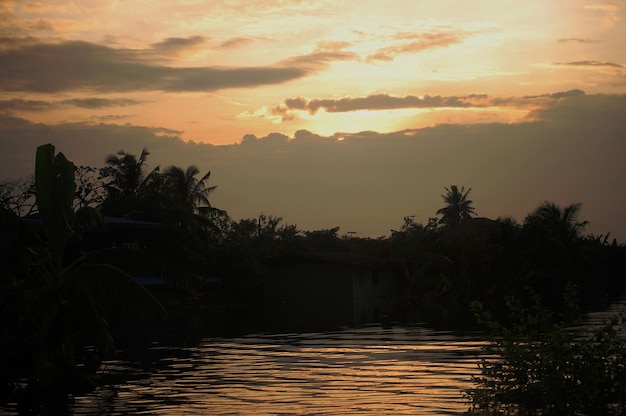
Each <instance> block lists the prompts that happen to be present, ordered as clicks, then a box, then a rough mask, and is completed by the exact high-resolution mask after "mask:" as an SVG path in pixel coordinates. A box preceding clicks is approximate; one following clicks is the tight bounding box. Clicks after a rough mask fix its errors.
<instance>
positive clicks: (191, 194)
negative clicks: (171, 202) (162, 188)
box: [164, 165, 226, 216]
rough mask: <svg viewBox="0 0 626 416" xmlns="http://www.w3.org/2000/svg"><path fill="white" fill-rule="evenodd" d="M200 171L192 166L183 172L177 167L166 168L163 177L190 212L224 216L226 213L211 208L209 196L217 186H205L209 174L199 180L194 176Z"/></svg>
mask: <svg viewBox="0 0 626 416" xmlns="http://www.w3.org/2000/svg"><path fill="white" fill-rule="evenodd" d="M199 173H200V170H199V169H198V168H197V167H196V166H194V165H191V166H188V167H187V169H185V170H183V169H182V168H180V167H178V166H174V165H172V166H170V167H168V168H167V169H166V170H165V172H164V175H165V176H166V177H167V178H168V180H169V184H170V186H171V187H172V190H173V191H174V193H175V195H176V196H177V197H178V198H180V200H181V201H182V202H184V203H187V204H190V207H191V209H192V211H193V212H194V213H196V214H200V215H203V216H219V215H225V214H226V212H225V211H223V210H220V209H217V208H214V207H213V206H211V203H210V201H209V195H210V194H211V193H212V192H213V191H215V189H216V188H217V186H215V185H214V186H207V182H208V180H209V178H210V176H211V172H210V171H209V172H207V173H206V174H205V175H204V176H203V177H202V178H201V179H197V178H196V176H197V175H198V174H199Z"/></svg>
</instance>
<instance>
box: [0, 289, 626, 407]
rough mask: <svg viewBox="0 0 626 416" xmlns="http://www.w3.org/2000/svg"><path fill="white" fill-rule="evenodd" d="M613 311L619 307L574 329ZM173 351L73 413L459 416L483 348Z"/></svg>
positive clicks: (401, 330) (426, 340)
mask: <svg viewBox="0 0 626 416" xmlns="http://www.w3.org/2000/svg"><path fill="white" fill-rule="evenodd" d="M623 310H626V299H622V300H621V301H620V302H617V303H615V304H614V305H612V306H611V307H610V308H608V309H607V310H605V311H602V312H597V313H594V314H590V315H589V316H588V319H587V320H586V322H585V323H584V325H583V326H584V327H586V328H589V327H594V326H597V325H598V324H600V323H601V322H602V321H604V320H605V319H607V318H608V317H609V316H611V315H613V314H614V313H616V312H619V311H623ZM181 343H183V342H182V341H181ZM181 343H179V344H178V345H177V344H175V343H172V342H169V343H167V344H165V343H161V342H154V343H152V344H150V345H148V346H145V345H144V346H143V347H141V348H140V349H136V350H121V351H120V354H119V359H118V360H116V361H109V362H106V363H105V365H104V369H103V371H102V372H101V375H102V376H103V379H102V381H103V384H102V385H101V386H100V387H99V388H97V389H96V390H95V391H94V392H93V393H91V394H88V395H85V396H79V397H76V399H75V403H74V404H73V406H72V410H73V412H74V414H75V415H99V416H113V415H141V414H144V415H248V414H258V415H350V414H354V415H356V414H358V415H368V414H369V415H460V414H463V413H464V412H465V411H466V410H467V408H468V405H467V403H466V402H465V399H464V396H463V391H464V390H465V389H467V388H471V387H472V381H471V377H472V375H477V374H478V373H479V369H478V365H477V364H478V362H479V361H480V359H481V358H482V357H483V355H482V353H483V352H482V347H483V346H484V345H485V344H486V341H484V340H482V339H481V338H480V336H478V335H460V334H455V333H452V332H444V331H435V330H432V329H428V328H426V327H423V326H408V327H403V326H396V327H392V328H383V327H380V326H365V327H360V328H347V329H344V330H340V331H332V332H316V333H302V334H295V333H294V334H256V335H248V336H241V337H230V338H228V337H221V338H204V339H201V340H200V341H199V342H194V343H193V344H191V345H184V343H183V345H181ZM0 413H2V414H5V413H6V414H8V415H12V414H13V415H14V414H16V412H15V411H14V410H13V409H11V408H7V407H5V408H0Z"/></svg>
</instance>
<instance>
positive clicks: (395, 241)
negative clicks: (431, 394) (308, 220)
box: [0, 145, 626, 393]
mask: <svg viewBox="0 0 626 416" xmlns="http://www.w3.org/2000/svg"><path fill="white" fill-rule="evenodd" d="M40 153H41V154H40ZM148 156H149V152H148V151H147V150H146V149H143V150H142V152H141V153H140V154H139V156H137V155H134V154H130V153H126V152H124V151H120V152H118V153H117V154H113V155H109V156H107V157H106V158H105V166H104V167H101V168H95V167H83V166H80V167H75V166H74V165H73V164H71V162H69V161H67V160H66V159H65V157H64V156H63V155H62V154H61V153H58V154H55V150H54V147H52V146H50V145H48V146H42V147H41V148H40V149H38V160H37V169H38V170H37V171H36V174H35V177H33V178H22V179H17V180H15V179H13V180H9V179H7V180H4V181H2V182H0V203H1V205H2V207H3V208H2V211H1V213H2V218H1V220H2V221H1V222H0V227H1V228H2V234H1V237H0V239H1V241H0V243H1V247H2V250H1V253H0V256H1V257H0V263H1V264H0V267H2V269H3V273H2V279H3V282H2V285H1V286H0V312H1V313H2V315H1V316H2V322H1V327H0V330H1V331H2V333H1V335H0V336H1V337H2V338H1V340H2V346H1V348H2V363H1V365H2V368H0V374H2V376H1V377H2V383H3V385H2V388H3V390H4V392H5V393H6V392H7V391H14V389H15V388H16V386H17V385H18V383H19V382H20V381H21V380H24V379H26V380H29V381H30V382H31V384H33V385H38V384H41V383H44V384H45V385H50V384H51V383H53V382H54V383H57V385H65V386H66V387H67V386H68V385H70V384H72V383H73V384H72V385H74V384H76V380H75V377H77V376H75V373H74V370H71V371H70V370H67V368H76V367H80V368H81V369H83V370H84V371H82V372H83V373H89V371H92V370H93V368H96V369H97V367H98V365H97V360H99V359H101V358H103V356H102V355H103V354H105V353H106V352H107V351H106V350H107V349H108V350H111V349H112V348H113V344H112V336H111V332H110V331H109V329H108V328H107V322H109V321H108V318H110V317H112V316H115V315H116V314H119V310H120V305H119V304H117V303H116V304H115V305H111V304H110V299H107V296H108V295H107V294H109V295H110V294H111V293H112V291H115V290H117V292H116V296H115V297H116V299H117V298H120V297H121V298H126V299H127V300H129V303H131V304H132V303H133V302H135V301H134V300H133V299H139V298H141V299H144V301H142V302H139V303H141V304H142V305H144V306H145V308H143V309H146V310H151V311H153V312H154V313H158V312H159V310H160V305H159V304H158V303H157V304H154V302H152V301H151V297H150V294H148V293H144V292H143V291H142V289H141V288H140V287H137V285H133V284H131V283H128V282H127V281H125V280H124V279H123V278H122V277H120V278H119V279H118V280H119V282H120V283H119V286H117V287H116V288H111V287H110V283H107V282H106V281H105V280H106V279H104V278H102V279H91V280H90V279H88V278H87V279H83V278H82V277H81V278H80V279H79V273H78V272H76V273H74V272H75V271H76V269H75V267H77V265H83V266H81V267H93V265H94V264H96V265H100V266H103V267H104V268H105V269H106V267H108V266H110V269H107V270H109V272H110V273H113V270H115V273H118V272H120V271H121V272H123V270H122V269H123V267H118V266H119V265H121V264H128V263H115V262H114V260H113V257H110V256H109V257H107V256H105V255H104V254H103V253H102V251H94V253H87V254H91V255H92V258H91V259H87V258H83V257H80V253H77V252H76V250H75V249H73V248H75V247H77V246H80V242H81V239H82V238H83V236H84V235H85V234H86V232H88V231H89V230H91V229H97V228H98V227H103V226H104V225H103V222H102V221H101V220H102V218H104V217H113V218H122V219H126V220H135V221H144V222H150V223H152V224H159V226H160V228H159V231H158V235H157V237H155V238H152V239H149V240H147V241H144V242H142V245H141V247H139V248H141V249H142V252H145V253H147V254H146V255H148V256H152V257H150V258H151V259H158V261H157V260H148V263H150V264H151V266H152V267H156V265H159V266H158V267H160V269H159V275H160V276H164V278H165V279H166V280H168V282H170V283H171V284H173V285H174V286H179V287H186V288H188V289H189V288H192V289H193V290H195V293H196V295H197V296H196V298H197V299H199V301H198V302H200V303H204V304H210V306H211V307H212V308H217V307H219V306H220V305H232V304H237V305H243V306H244V307H245V308H247V309H245V308H244V310H247V311H248V312H249V313H254V308H255V307H258V294H259V293H260V289H261V286H262V284H263V278H264V276H265V275H266V274H267V269H266V268H265V267H264V260H265V259H267V258H269V257H273V256H277V255H280V254H284V253H289V252H334V253H338V252H340V253H354V254H359V255H364V256H371V257H372V258H379V257H380V258H381V261H394V262H397V263H398V264H401V265H403V267H404V270H405V277H406V285H405V287H404V288H403V292H402V293H403V297H402V306H403V308H404V311H405V314H404V316H402V317H400V319H404V320H406V321H409V322H411V321H419V322H423V321H426V322H429V323H431V324H433V325H446V326H448V327H457V328H461V327H467V326H468V325H470V326H471V325H473V324H474V323H475V320H474V310H473V309H472V306H471V305H472V303H473V302H474V304H475V302H479V303H480V304H481V305H482V308H483V310H489V311H490V312H491V313H492V314H493V315H494V316H496V317H498V318H502V319H503V320H505V319H506V316H507V310H508V309H507V305H508V304H510V302H511V300H512V299H515V300H516V301H521V302H524V301H525V300H530V299H532V300H533V302H534V301H536V299H540V303H541V305H542V307H545V308H547V309H549V310H550V311H554V312H562V313H565V311H571V310H572V308H571V305H572V304H575V305H576V309H577V311H579V312H580V311H587V310H591V309H594V308H600V307H602V306H604V305H606V303H607V302H609V301H611V300H614V299H616V298H617V297H619V296H620V295H621V294H622V293H623V288H624V275H625V271H626V247H625V246H624V245H623V244H621V243H619V242H617V241H615V240H612V241H611V240H610V239H609V236H608V235H606V236H594V235H589V234H585V233H584V228H585V226H586V222H585V221H581V220H579V215H580V213H581V209H582V205H581V204H579V203H574V204H571V205H568V206H566V207H563V208H562V207H559V206H558V205H556V204H555V203H553V202H550V201H545V202H542V203H540V204H539V205H538V207H537V208H536V209H535V210H534V211H533V212H531V213H529V214H528V215H527V216H526V217H525V218H524V219H523V221H522V222H521V223H519V222H517V221H516V220H514V219H513V218H498V219H487V218H481V217H477V214H476V212H477V210H476V208H475V207H474V202H473V201H472V200H470V199H469V194H470V191H471V189H469V188H468V189H466V188H465V187H461V188H459V187H458V186H456V185H452V186H450V187H447V188H445V193H444V194H443V195H441V197H442V199H443V204H442V205H443V206H442V208H441V209H439V210H438V211H437V212H436V216H434V217H432V218H430V219H429V220H428V222H427V223H426V224H423V223H416V222H415V221H414V220H413V219H412V218H411V217H406V218H404V223H403V224H402V225H401V227H400V228H399V229H398V230H392V231H391V232H390V235H389V236H386V237H381V238H360V237H357V236H355V235H352V234H350V233H346V234H341V233H340V228H339V227H335V228H331V229H322V230H314V231H304V230H300V229H299V228H298V227H297V226H296V225H290V224H285V223H283V221H282V218H280V217H276V216H272V215H266V214H263V213H261V214H260V215H259V216H258V217H257V218H248V219H241V220H238V221H236V220H233V219H231V218H230V217H229V216H228V214H227V212H226V211H224V210H221V209H219V208H217V207H214V206H212V205H211V203H210V195H211V194H212V193H213V192H215V190H216V186H215V185H209V179H210V172H207V173H206V174H204V175H202V176H200V175H201V172H200V171H199V170H198V168H197V167H195V166H189V167H187V168H182V167H178V166H174V165H172V166H169V167H167V168H164V169H161V168H160V167H157V168H154V169H152V170H148V168H147V159H148ZM40 157H41V160H40V159H39V158H40ZM42 160H46V162H45V163H44V162H43V161H42ZM46 175H50V178H52V179H46V180H44V179H42V178H45V177H46ZM46 204H47V205H46ZM38 221H39V222H38ZM41 222H42V223H43V232H42V231H41V229H37V228H36V226H37V224H40V223H41ZM33 224H35V229H34V231H33ZM37 236H38V237H39V239H37V238H36V237H37ZM381 253H384V256H381ZM96 254H97V255H98V256H99V257H98V256H96ZM108 254H110V253H108ZM108 254H107V255H108ZM95 257H98V260H95ZM135 257H136V258H140V257H141V256H139V255H136V256H135ZM116 261H117V260H116ZM125 261H126V262H127V261H128V259H126V260H125ZM81 262H82V263H81ZM143 264H144V265H145V264H147V263H146V262H144V263H143ZM73 267H74V268H73ZM42 270H46V272H45V273H44V272H43V271H42ZM85 270H86V271H87V270H88V271H89V273H91V275H94V274H96V275H98V276H100V275H102V276H104V275H106V273H105V272H102V274H100V272H98V273H96V272H95V271H94V270H95V269H93V268H92V269H85ZM46 273H48V274H46ZM89 273H87V274H89ZM68 276H69V277H68ZM80 276H82V275H80ZM120 276H123V273H121V274H120ZM127 277H128V276H127ZM81 279H82V280H81ZM94 281H95V282H94ZM565 294H567V296H564V295H565ZM42 299H44V300H45V302H42V301H41V300H42ZM35 302H39V303H38V304H37V305H38V306H37V313H36V314H35V313H34V312H33V311H34V309H32V308H31V307H30V306H29V305H34V303H35ZM92 306H93V307H92ZM46 308H48V310H46ZM81 310H88V311H90V313H92V314H93V315H94V320H93V321H89V322H87V321H84V320H81V321H80V322H78V321H76V320H75V319H74V318H76V317H75V316H72V314H75V313H77V311H81ZM46 311H47V312H46ZM155 311H156V312H155ZM46 313H47V315H45V314H46ZM568 313H569V312H568ZM51 316H54V317H55V319H54V320H51V318H50V317H51ZM84 316H86V315H84ZM32 322H37V325H31V326H30V327H28V328H27V324H29V323H32ZM77 339H83V341H85V340H87V341H86V344H85V345H96V347H95V348H96V349H95V350H94V351H93V354H91V355H90V356H89V357H86V358H85V361H84V362H82V363H79V362H78V361H77V358H76V356H74V355H73V354H72V353H71V352H69V351H72V348H73V347H72V345H73V343H75V342H76V340H77ZM109 352H110V351H109ZM89 360H92V361H89ZM50 363H53V364H54V365H53V366H50V365H49V364H50ZM51 368H54V371H52V370H51ZM88 370H89V371H88ZM67 374H73V375H72V377H73V378H72V377H70V378H72V381H68V380H69V379H68V376H67ZM46 377H49V379H46ZM61 379H63V380H64V382H63V383H59V380H61ZM83 387H84V384H83ZM68 388H69V387H68Z"/></svg>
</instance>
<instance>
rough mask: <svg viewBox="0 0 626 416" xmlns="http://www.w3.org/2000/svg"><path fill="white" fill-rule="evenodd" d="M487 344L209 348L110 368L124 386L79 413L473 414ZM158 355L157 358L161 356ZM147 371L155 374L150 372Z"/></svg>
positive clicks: (386, 333)
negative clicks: (474, 379)
mask: <svg viewBox="0 0 626 416" xmlns="http://www.w3.org/2000/svg"><path fill="white" fill-rule="evenodd" d="M483 344H484V342H483V341H481V340H479V339H477V338H474V337H459V336H455V335H452V334H450V333H444V332H435V331H430V330H426V329H424V328H419V327H410V328H404V327H397V328H390V329H381V328H380V327H365V328H360V329H349V330H345V331H338V332H331V333H315V334H283V335H266V336H258V335H257V336H248V337H241V338H231V339H219V338H217V339H205V340H203V341H202V342H201V343H200V344H198V345H196V346H194V347H188V348H174V347H160V346H155V348H154V349H153V350H152V351H151V353H152V354H155V356H157V357H158V358H157V359H154V360H153V362H152V368H153V369H152V370H147V371H144V370H141V368H143V367H146V365H145V363H144V364H141V363H137V362H132V361H118V362H111V363H109V365H108V371H109V372H111V373H122V374H128V378H127V379H126V381H124V382H122V383H120V384H117V385H114V386H107V387H103V388H99V389H98V390H96V392H94V393H93V394H91V395H89V396H86V397H80V398H77V401H76V405H75V409H74V410H75V414H99V415H103V416H104V415H117V414H152V415H172V414H176V415H183V414H185V415H249V414H259V415H349V414H359V415H363V414H371V415H384V414H387V415H445V414H462V413H463V412H464V411H466V410H467V404H466V403H465V400H464V398H463V394H462V392H463V390H464V389H466V388H469V387H471V375H472V374H477V373H478V367H477V362H478V354H480V347H481V346H482V345H483ZM159 348H160V350H159ZM148 367H149V366H148Z"/></svg>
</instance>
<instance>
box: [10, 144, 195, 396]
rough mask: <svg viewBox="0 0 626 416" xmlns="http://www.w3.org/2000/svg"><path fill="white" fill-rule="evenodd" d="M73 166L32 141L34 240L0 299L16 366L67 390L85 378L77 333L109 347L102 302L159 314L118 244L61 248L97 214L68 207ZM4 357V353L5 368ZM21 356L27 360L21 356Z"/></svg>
mask: <svg viewBox="0 0 626 416" xmlns="http://www.w3.org/2000/svg"><path fill="white" fill-rule="evenodd" d="M74 171H75V167H74V165H73V164H72V163H71V162H70V161H69V160H67V159H66V157H65V156H64V155H63V154H62V153H55V148H54V146H53V145H51V144H47V145H43V146H40V147H39V148H37V154H36V168H35V184H36V201H37V206H38V209H39V214H40V217H41V222H42V228H41V231H42V232H41V233H40V234H42V235H41V241H40V242H35V241H34V240H32V239H31V241H30V242H29V243H28V244H27V246H28V251H29V254H30V263H29V264H28V265H27V267H25V268H24V269H25V270H26V272H25V273H23V274H22V277H21V279H14V284H13V286H14V288H13V289H12V290H11V291H10V293H8V294H7V295H6V296H3V297H2V304H1V305H0V310H1V311H2V315H3V318H4V319H2V320H1V321H0V323H1V324H2V327H0V330H2V332H4V334H11V336H12V337H13V340H14V344H13V345H14V349H13V351H12V352H13V354H12V355H13V356H14V357H15V358H17V359H18V361H22V362H21V364H23V365H22V367H24V368H23V369H22V370H27V371H25V372H24V371H23V374H21V376H25V377H27V378H28V379H29V381H30V382H31V384H34V385H37V386H38V387H41V388H43V389H46V388H48V387H51V386H55V388H56V389H59V388H61V389H65V391H66V392H67V391H72V390H73V389H75V388H76V387H79V388H81V389H84V388H85V387H86V386H87V387H89V384H90V379H89V378H88V377H85V374H84V372H83V371H79V370H80V369H82V368H85V369H86V368H88V367H89V366H88V365H79V363H77V362H76V354H75V353H74V346H75V345H76V343H77V342H76V341H77V340H80V341H81V342H82V343H83V345H90V346H91V345H92V346H94V347H95V349H96V351H95V352H96V353H97V354H98V355H99V356H100V357H102V356H106V355H107V354H111V353H113V352H114V350H115V347H114V343H113V337H112V335H111V330H110V328H109V325H108V321H107V306H108V307H110V306H111V305H114V306H115V307H119V306H120V305H122V304H126V305H127V306H129V308H128V310H129V311H131V312H132V313H137V312H142V313H144V314H148V315H150V316H155V317H158V318H165V317H166V311H165V309H164V308H163V306H162V305H161V303H160V302H159V301H158V300H157V299H156V298H155V297H154V296H153V295H152V294H151V293H150V292H149V291H147V290H146V289H145V288H144V287H143V286H142V285H140V284H139V283H138V282H136V281H135V280H134V279H133V278H132V277H131V276H130V275H129V274H128V273H126V272H125V271H124V270H122V268H120V267H117V266H115V264H116V258H117V259H119V257H120V256H121V257H126V258H128V257H129V255H128V253H125V252H124V250H122V249H116V250H115V249H106V250H99V251H93V252H88V253H85V254H83V255H80V256H78V257H76V258H71V256H70V255H69V253H68V247H69V246H70V244H71V243H73V242H74V241H76V239H77V238H78V237H79V236H80V232H81V230H84V229H85V227H88V226H89V224H90V223H91V224H94V223H97V222H98V218H99V214H98V212H97V211H95V210H94V209H93V208H90V207H83V208H81V209H80V210H79V211H77V212H74V210H73V206H72V204H73V198H74V192H75V182H74ZM138 254H139V253H137V252H134V253H133V255H134V256H137V255H138ZM144 255H146V254H144ZM118 264H119V263H118ZM150 264H152V265H153V266H154V267H155V268H157V269H159V277H161V278H163V279H165V280H166V281H168V282H170V283H173V284H175V285H177V286H179V287H193V286H194V285H196V284H197V279H195V278H194V277H193V276H192V275H191V274H189V273H186V272H185V271H183V270H179V269H174V268H172V267H169V266H168V265H162V264H161V265H159V263H158V262H156V261H152V262H150ZM153 271H154V270H153ZM9 356H11V354H9ZM9 356H7V355H5V363H4V364H5V365H4V367H7V365H6V364H7V361H6V360H8V359H9ZM20 359H21V360H20ZM26 360H27V362H29V363H30V364H31V365H30V366H29V365H28V364H27V363H26V362H23V361H26ZM9 364H10V363H9ZM0 370H2V368H0ZM92 370H93V368H92Z"/></svg>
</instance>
